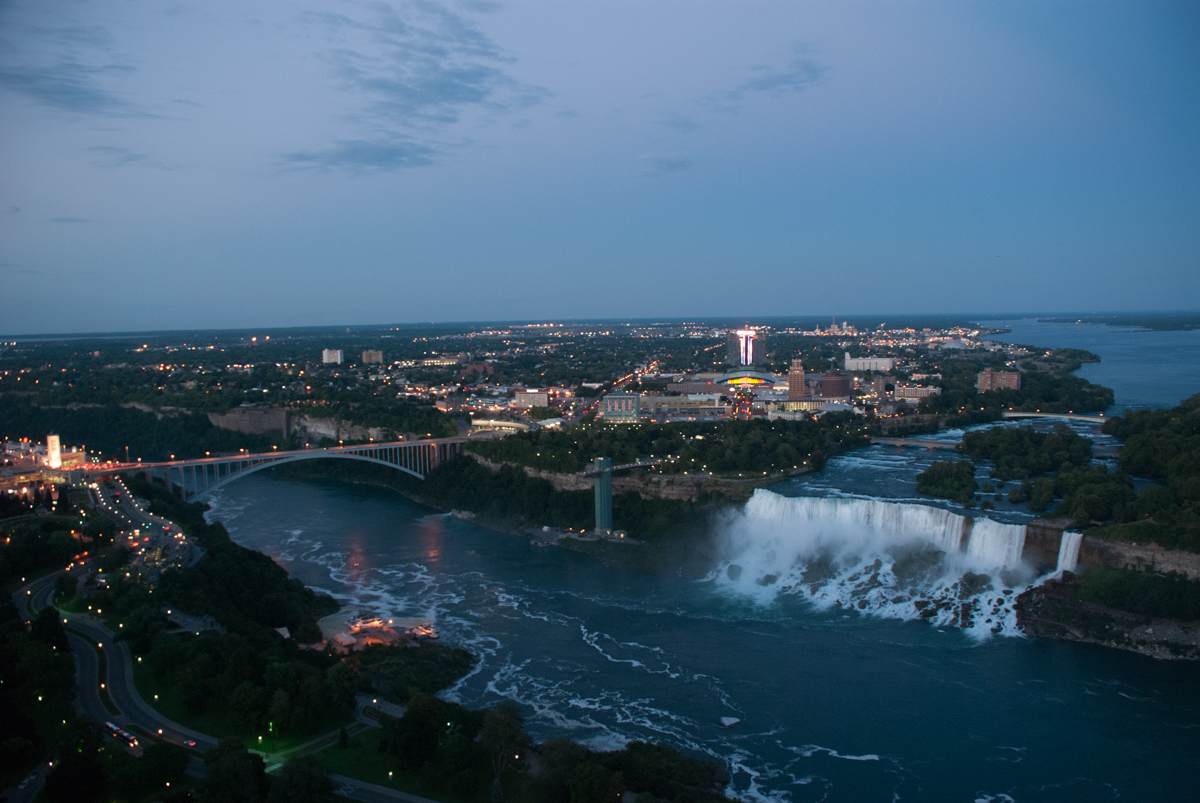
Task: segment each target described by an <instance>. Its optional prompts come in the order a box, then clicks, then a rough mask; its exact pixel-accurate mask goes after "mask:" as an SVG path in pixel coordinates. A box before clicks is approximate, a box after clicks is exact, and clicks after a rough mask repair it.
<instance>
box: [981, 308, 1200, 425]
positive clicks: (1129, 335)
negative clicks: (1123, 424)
mask: <svg viewBox="0 0 1200 803" xmlns="http://www.w3.org/2000/svg"><path fill="white" fill-rule="evenodd" d="M980 323H981V324H982V325H983V326H987V327H991V328H995V329H1011V330H1012V332H1011V333H1009V334H1004V335H997V336H995V337H994V338H992V339H993V340H998V341H1002V342H1005V343H1022V344H1026V345H1031V346H1041V347H1043V348H1048V349H1049V348H1076V349H1087V350H1088V351H1090V352H1092V353H1094V354H1099V355H1100V358H1101V362H1099V363H1087V364H1085V365H1084V366H1083V367H1082V368H1080V369H1079V371H1077V372H1076V373H1077V374H1078V375H1079V376H1081V377H1083V378H1084V379H1086V380H1088V381H1089V382H1095V383H1096V384H1097V385H1103V386H1105V387H1107V388H1112V389H1113V393H1114V394H1115V395H1116V403H1115V404H1114V405H1113V406H1112V407H1110V408H1109V409H1108V410H1106V411H1105V414H1106V415H1120V413H1121V411H1122V410H1124V409H1126V408H1129V409H1138V408H1141V407H1174V406H1175V405H1177V404H1179V403H1180V402H1181V401H1183V400H1184V399H1186V398H1188V397H1189V396H1191V395H1193V394H1195V393H1200V331H1197V330H1193V331H1190V332H1151V331H1146V330H1143V329H1133V328H1129V327H1124V326H1105V325H1104V324H1095V323H1079V324H1075V323H1044V322H1039V321H1037V320H1036V319H1033V318H1022V319H1018V320H996V321H980Z"/></svg>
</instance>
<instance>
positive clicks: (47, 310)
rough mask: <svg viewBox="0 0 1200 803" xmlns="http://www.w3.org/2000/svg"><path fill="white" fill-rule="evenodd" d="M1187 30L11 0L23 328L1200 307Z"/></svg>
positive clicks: (611, 8)
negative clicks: (1196, 304) (167, 6)
mask: <svg viewBox="0 0 1200 803" xmlns="http://www.w3.org/2000/svg"><path fill="white" fill-rule="evenodd" d="M1198 31H1200V12H1198V11H1197V9H1196V8H1195V7H1194V6H1193V5H1190V4H1184V3H1179V4H1170V3H1164V4H1154V5H1128V4H1117V3H1096V4H1089V5H1088V6H1086V8H1085V7H1083V6H1080V5H1073V4H1066V3H1055V4H1049V5H1033V4H1009V3H1003V4H1001V3H982V4H973V5H971V6H969V7H968V6H963V5H959V4H950V3H921V4H913V5H908V6H904V7H899V6H891V5H883V4H875V5H865V6H852V7H848V6H836V7H835V6H826V5H819V4H808V3H802V4H795V5H791V6H787V7H780V6H774V5H767V4H752V5H745V4H739V5H737V6H732V5H723V4H703V5H695V4H686V5H685V4H682V3H659V4H654V5H645V4H612V5H608V6H605V7H603V8H574V7H572V8H561V7H555V6H546V5H540V4H527V3H514V4H503V5H501V4H492V3H468V2H463V3H453V4H437V3H432V2H429V3H424V2H423V3H393V4H359V3H349V2H347V3H334V2H325V3H317V2H314V3H293V4H285V5H270V6H261V7H260V6H244V5H242V4H229V3H224V4H222V3H214V4H204V5H202V6H201V5H188V4H180V5H176V6H172V7H171V8H170V9H164V8H160V7H157V6H152V5H148V4H140V3H131V4H126V5H121V6H110V5H91V6H82V5H74V4H65V3H31V2H25V3H11V4H7V5H6V6H5V7H4V8H3V9H0V41H3V42H4V45H5V47H4V48H3V55H0V108H3V109H4V115H3V118H2V119H3V122H2V123H0V145H2V146H3V147H2V148H0V171H3V173H2V175H3V176H4V181H3V182H0V242H3V244H4V245H3V248H0V282H3V286H4V288H5V296H6V300H7V301H8V302H9V303H8V305H7V308H6V313H5V319H4V325H3V326H0V330H3V332H4V333H5V334H8V335H29V334H43V333H49V332H60V333H70V332H118V331H123V332H135V331H151V330H178V329H229V328H246V327H260V328H288V327H296V326H304V325H312V326H331V325H349V326H353V325H381V324H384V323H386V322H418V323H419V322H429V321H439V322H450V321H454V322H464V321H487V320H505V321H512V320H538V319H543V320H605V319H608V320H611V319H631V318H636V319H648V318H658V319H663V318H667V319H682V318H689V317H690V318H692V319H696V318H716V317H733V316H745V315H752V316H753V319H755V320H758V319H763V318H775V317H807V316H818V315H822V314H828V313H827V311H828V310H830V309H833V310H841V311H840V312H838V315H839V316H846V317H854V316H858V315H890V316H897V315H900V314H913V313H921V314H951V313H955V312H957V311H959V310H980V308H981V307H985V306H989V307H991V306H994V307H995V310H994V312H995V314H1001V313H1002V312H1012V311H1017V312H1021V311H1030V312H1032V311H1038V310H1046V309H1068V310H1079V311H1085V310H1086V311H1117V312H1119V311H1144V310H1160V309H1164V308H1172V307H1180V306H1183V307H1184V308H1186V307H1187V306H1189V301H1190V300H1191V299H1195V298H1198V297H1200V271H1197V270H1196V268H1197V253H1200V233H1198V232H1197V229H1196V227H1195V225H1194V221H1195V220H1196V219H1197V213H1200V189H1198V187H1200V162H1198V160H1197V159H1196V158H1195V152H1194V151H1195V149H1194V143H1195V142H1196V141H1198V140H1200V107H1198V106H1197V103H1196V100H1195V98H1196V97H1198V96H1200V91H1198V90H1200V65H1198V64H1197V60H1196V59H1195V54H1196V52H1197V37H1198ZM1181 300H1182V301H1181ZM984 301H986V304H985V303H983V302H984ZM1191 305H1192V306H1194V302H1191ZM984 312H986V310H984ZM980 314H983V313H980ZM839 320H840V318H839Z"/></svg>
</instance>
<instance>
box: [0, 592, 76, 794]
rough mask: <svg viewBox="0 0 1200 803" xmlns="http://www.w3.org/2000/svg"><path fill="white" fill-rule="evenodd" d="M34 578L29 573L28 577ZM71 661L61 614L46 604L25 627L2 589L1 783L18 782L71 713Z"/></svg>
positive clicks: (41, 754) (42, 752)
mask: <svg viewBox="0 0 1200 803" xmlns="http://www.w3.org/2000/svg"><path fill="white" fill-rule="evenodd" d="M31 579H32V578H31ZM74 693H75V664H74V662H73V661H72V660H71V652H70V649H69V648H68V645H67V638H66V633H65V632H64V631H63V627H62V619H61V618H59V614H58V611H56V610H55V609H54V608H46V609H45V610H44V611H42V614H41V615H40V616H39V617H38V618H37V619H35V620H34V622H33V625H32V627H30V629H29V630H26V629H25V625H24V623H23V622H22V621H21V617H20V615H19V614H18V612H17V608H16V606H15V605H13V602H12V599H11V598H10V597H9V595H8V594H7V593H6V594H5V595H4V597H3V599H0V787H3V788H8V787H11V786H13V785H15V784H16V783H18V782H19V781H20V780H21V779H22V778H23V777H24V776H25V774H26V773H28V772H29V771H30V770H31V769H32V768H33V766H34V765H35V764H36V763H37V762H38V761H39V760H40V759H41V758H42V757H43V756H45V755H46V753H47V751H49V749H50V748H51V747H52V746H53V745H54V744H55V742H57V741H58V739H59V737H60V734H61V729H62V726H61V724H60V723H62V722H63V721H64V720H69V719H71V718H72V717H73V716H74V712H73V710H72V708H71V698H72V697H73V696H74Z"/></svg>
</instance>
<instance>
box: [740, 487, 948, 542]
mask: <svg viewBox="0 0 1200 803" xmlns="http://www.w3.org/2000/svg"><path fill="white" fill-rule="evenodd" d="M745 515H746V517H747V518H749V519H755V520H760V521H763V522H769V523H771V524H774V525H778V526H780V527H782V528H786V531H787V533H788V535H789V536H791V537H792V538H796V539H799V541H805V542H811V545H813V546H816V545H826V544H829V545H835V544H836V543H839V542H840V543H845V542H846V541H847V540H851V541H859V540H862V539H863V538H864V537H870V538H878V539H882V540H886V541H891V542H900V541H912V540H916V539H923V540H926V541H929V542H931V543H933V544H934V545H936V546H937V547H938V548H939V549H941V550H944V551H946V552H957V551H959V549H960V548H961V544H962V537H963V532H964V531H965V530H967V529H969V522H970V519H968V518H965V517H964V516H959V515H957V514H955V513H951V512H950V511H949V510H943V509H942V508H940V507H930V506H929V505H909V504H902V503H898V502H886V501H884V500H882V499H825V498H815V497H809V496H795V497H792V496H781V495H779V494H777V493H773V492H771V491H766V490H762V489H759V490H757V491H755V493H754V496H753V497H751V499H750V501H749V502H747V503H746V508H745ZM797 546H800V544H799V543H797Z"/></svg>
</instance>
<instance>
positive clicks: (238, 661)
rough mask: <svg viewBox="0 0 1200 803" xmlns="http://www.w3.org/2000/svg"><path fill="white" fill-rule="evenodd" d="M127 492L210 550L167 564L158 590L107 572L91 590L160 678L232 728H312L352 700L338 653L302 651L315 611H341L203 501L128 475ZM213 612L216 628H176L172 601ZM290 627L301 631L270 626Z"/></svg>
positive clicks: (350, 679) (196, 612)
mask: <svg viewBox="0 0 1200 803" xmlns="http://www.w3.org/2000/svg"><path fill="white" fill-rule="evenodd" d="M126 484H127V486H128V487H129V490H130V492H131V493H133V494H136V495H138V496H140V497H143V498H146V499H149V500H150V501H151V510H153V511H154V512H155V513H156V514H157V515H162V516H165V517H168V518H170V519H172V520H174V521H176V522H178V523H179V524H180V526H182V527H183V529H184V531H185V532H186V533H187V534H188V536H189V537H194V538H196V539H197V541H198V543H199V545H200V547H201V548H203V549H204V550H205V554H204V556H203V557H201V558H200V560H199V561H197V562H196V564H195V565H194V566H191V567H188V568H183V569H173V570H169V571H167V572H164V573H163V576H162V578H161V581H160V584H159V586H158V587H157V589H150V588H149V587H147V586H146V585H144V584H142V583H140V582H138V580H137V578H136V576H134V577H131V578H128V579H127V578H126V577H125V576H124V573H123V572H120V571H115V572H109V573H108V574H109V575H110V576H109V580H108V586H107V588H106V589H104V590H102V591H98V592H97V593H96V595H95V599H96V603H97V604H102V605H103V606H104V608H105V610H106V613H108V614H109V615H110V616H115V617H116V618H118V619H119V620H120V622H121V624H122V625H123V627H121V628H120V630H121V636H120V637H121V638H122V639H124V640H126V641H128V642H129V644H130V648H131V649H132V650H133V651H134V653H136V654H138V655H139V656H142V657H144V658H145V662H146V664H147V665H148V666H149V668H150V671H151V672H152V673H153V674H154V676H155V678H156V681H157V683H158V684H159V685H160V686H161V687H163V688H165V689H170V690H171V692H172V694H173V695H174V697H175V698H176V699H177V700H179V701H180V702H181V704H182V705H183V707H184V708H185V710H186V712H187V713H188V714H190V715H192V716H194V717H201V716H203V717H208V718H209V719H210V720H215V721H220V722H222V723H224V725H225V730H226V732H237V733H244V734H247V735H249V734H250V733H254V732H258V733H262V732H263V729H267V728H268V725H269V723H270V729H271V731H272V732H273V733H274V734H275V735H279V734H284V735H293V734H304V733H312V732H315V731H316V730H318V729H319V728H320V727H322V726H327V725H329V724H330V723H332V722H336V721H339V720H341V719H344V718H345V717H346V716H348V715H349V714H350V713H351V712H352V711H353V709H354V694H355V679H354V676H353V672H352V671H351V670H350V669H349V668H348V667H346V666H345V665H343V664H341V663H340V662H339V661H337V660H336V659H335V658H333V657H331V656H328V655H325V654H324V653H322V652H319V651H314V650H300V649H298V648H297V646H296V641H299V642H301V643H303V642H306V641H319V640H320V630H319V628H318V627H317V624H316V620H317V619H318V618H319V617H321V616H324V615H327V614H330V613H334V612H336V611H337V610H338V604H337V603H336V602H335V601H334V600H333V599H332V598H331V597H329V596H327V595H318V594H316V593H314V592H313V591H312V590H311V589H309V588H306V587H305V586H304V585H303V584H302V583H300V582H299V581H298V580H293V579H291V578H289V577H288V576H287V572H285V571H284V570H283V569H282V568H280V567H279V566H278V565H276V564H275V562H274V561H272V560H271V559H270V558H269V557H267V556H266V555H263V554H262V553H259V552H255V551H253V550H250V549H246V548H245V547H241V546H239V545H237V544H235V543H233V541H232V540H231V539H230V538H229V535H228V533H226V532H225V528H224V527H222V526H221V525H220V524H211V525H210V524H207V523H205V522H204V517H203V510H204V508H203V506H201V505H195V504H187V503H184V502H181V501H179V500H178V499H176V498H175V497H174V496H173V495H172V494H170V493H168V492H167V491H166V489H165V488H163V487H162V486H160V485H158V484H157V483H148V482H145V481H143V480H139V479H137V478H127V479H126ZM173 608H178V609H179V610H180V611H182V612H183V613H185V614H188V615H190V616H197V617H204V616H211V617H212V618H213V619H214V620H215V621H216V623H217V624H218V625H219V626H220V629H219V630H204V631H202V632H201V633H199V634H196V635H193V634H179V633H172V632H171V631H170V630H169V629H168V616H167V613H166V610H168V609H173ZM277 627H287V628H288V630H289V632H291V633H292V635H293V636H294V639H295V640H285V639H284V638H283V637H282V636H280V634H279V633H277V632H276V631H275V630H274V628H277Z"/></svg>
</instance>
